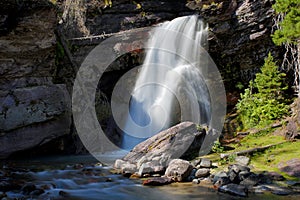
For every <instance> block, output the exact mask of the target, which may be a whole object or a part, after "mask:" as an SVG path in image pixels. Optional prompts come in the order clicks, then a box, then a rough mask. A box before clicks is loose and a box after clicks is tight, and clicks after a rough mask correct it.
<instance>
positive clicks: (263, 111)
mask: <svg viewBox="0 0 300 200" xmlns="http://www.w3.org/2000/svg"><path fill="white" fill-rule="evenodd" d="M284 76H285V74H284V73H280V72H279V71H278V67H277V66H276V63H275V62H274V61H273V57H272V56H271V54H270V53H269V56H268V57H267V58H266V59H265V64H264V65H263V67H262V68H261V72H260V73H257V74H256V78H255V80H254V81H250V83H249V88H247V89H245V92H244V94H241V99H240V100H239V102H238V104H237V110H238V114H239V119H240V120H241V122H242V125H243V127H242V128H244V129H249V128H252V127H263V126H266V125H268V124H270V123H271V122H272V121H273V120H276V119H279V118H281V117H283V116H284V115H286V114H287V113H288V106H287V105H286V103H285V100H284V98H283V92H284V91H285V90H286V89H287V87H286V86H284V84H283V77H284Z"/></svg>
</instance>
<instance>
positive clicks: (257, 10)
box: [187, 0, 281, 90]
mask: <svg viewBox="0 0 300 200" xmlns="http://www.w3.org/2000/svg"><path fill="white" fill-rule="evenodd" d="M274 3H275V0H262V1H256V0H217V1H211V0H200V1H189V2H188V4H187V6H188V7H189V8H191V9H193V10H197V11H198V12H199V13H200V15H201V16H202V17H203V18H204V19H205V21H207V22H208V23H209V26H210V31H211V37H210V43H209V45H210V46H209V53H210V55H211V56H212V57H213V59H214V61H215V62H216V64H217V66H218V67H219V69H220V70H221V71H222V74H223V77H224V82H225V85H226V86H227V89H228V90H231V89H233V90H234V89H237V88H236V87H235V84H236V83H237V82H238V81H240V82H242V83H248V81H249V80H251V79H252V78H253V76H254V74H255V73H256V72H258V71H259V68H260V67H261V66H262V65H263V63H264V58H266V57H267V54H268V52H272V54H273V55H274V56H275V57H277V58H280V52H281V49H280V48H279V47H276V46H275V45H274V44H273V42H272V39H271V36H270V35H271V33H272V26H273V17H274V11H273V9H272V5H273V4H274Z"/></svg>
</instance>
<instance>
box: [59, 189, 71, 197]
mask: <svg viewBox="0 0 300 200" xmlns="http://www.w3.org/2000/svg"><path fill="white" fill-rule="evenodd" d="M58 194H59V196H62V197H65V198H69V197H70V194H69V193H68V192H65V191H63V190H61V191H59V192H58Z"/></svg>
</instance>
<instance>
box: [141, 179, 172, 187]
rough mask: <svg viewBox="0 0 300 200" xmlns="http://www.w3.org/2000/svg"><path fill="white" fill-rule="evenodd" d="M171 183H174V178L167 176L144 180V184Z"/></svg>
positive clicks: (158, 184)
mask: <svg viewBox="0 0 300 200" xmlns="http://www.w3.org/2000/svg"><path fill="white" fill-rule="evenodd" d="M170 183H172V179H171V178H167V177H153V178H150V179H147V180H145V181H143V185H149V186H160V185H167V184H170Z"/></svg>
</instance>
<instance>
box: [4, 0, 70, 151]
mask: <svg viewBox="0 0 300 200" xmlns="http://www.w3.org/2000/svg"><path fill="white" fill-rule="evenodd" d="M0 12H1V22H0V44H1V45H0V133H1V136H0V157H6V156H8V155H10V154H11V153H14V152H17V151H20V150H25V149H29V148H32V147H35V146H38V145H42V144H44V143H47V142H49V141H51V140H53V139H54V138H57V137H60V136H62V135H65V134H68V133H69V132H70V125H71V115H70V98H69V94H68V92H67V90H66V87H65V85H64V84H54V83H53V81H52V79H53V73H54V71H55V54H56V50H55V47H56V37H55V34H54V31H55V27H56V13H55V11H54V8H53V6H52V5H51V4H50V3H49V2H48V1H13V0H10V1H9V0H5V1H1V3H0Z"/></svg>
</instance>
